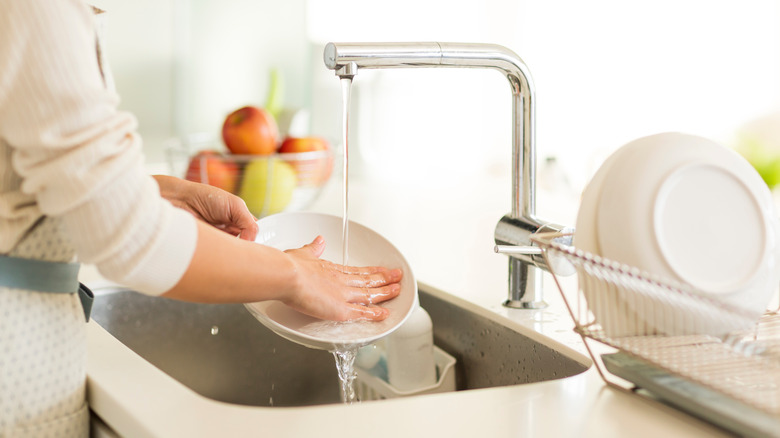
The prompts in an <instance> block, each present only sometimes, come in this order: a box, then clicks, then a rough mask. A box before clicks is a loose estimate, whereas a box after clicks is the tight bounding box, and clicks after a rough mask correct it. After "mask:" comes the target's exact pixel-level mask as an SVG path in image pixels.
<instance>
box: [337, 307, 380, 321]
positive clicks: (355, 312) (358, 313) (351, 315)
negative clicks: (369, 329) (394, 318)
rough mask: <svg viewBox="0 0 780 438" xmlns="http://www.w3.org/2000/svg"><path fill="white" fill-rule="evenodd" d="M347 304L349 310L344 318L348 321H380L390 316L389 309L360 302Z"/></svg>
mask: <svg viewBox="0 0 780 438" xmlns="http://www.w3.org/2000/svg"><path fill="white" fill-rule="evenodd" d="M347 306H348V307H349V310H348V311H347V315H346V316H347V318H346V320H348V321H355V320H367V321H382V320H384V319H386V318H387V317H388V316H390V311H389V310H387V309H385V308H383V307H369V306H361V305H360V304H348V305H347Z"/></svg>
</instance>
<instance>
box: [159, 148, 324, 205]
mask: <svg viewBox="0 0 780 438" xmlns="http://www.w3.org/2000/svg"><path fill="white" fill-rule="evenodd" d="M166 143H167V144H166V147H165V153H166V157H167V161H168V166H169V171H170V174H171V175H174V176H178V177H182V178H185V179H187V180H189V181H194V182H199V183H204V184H209V185H212V186H214V187H218V188H221V189H223V190H226V191H228V192H230V193H233V194H235V195H237V196H239V197H241V198H242V199H243V200H244V201H245V202H246V203H247V207H249V210H250V211H251V212H252V214H254V215H255V216H256V217H258V218H260V217H265V216H268V215H271V214H274V213H279V212H281V211H298V210H303V209H306V208H308V207H309V206H310V205H311V204H312V203H313V202H314V201H315V200H316V199H317V197H318V196H319V195H320V193H321V192H322V189H323V188H324V187H325V185H326V184H327V182H328V181H329V180H330V176H331V174H332V172H333V152H332V148H330V146H328V147H327V148H326V149H325V150H318V151H305V152H288V153H278V152H277V153H273V154H271V155H236V154H231V153H228V152H219V151H218V150H221V149H224V146H222V145H220V144H219V143H218V141H217V140H216V139H215V138H214V137H213V136H211V135H191V136H186V137H183V138H174V139H171V140H169V141H167V142H166ZM269 177H270V178H269Z"/></svg>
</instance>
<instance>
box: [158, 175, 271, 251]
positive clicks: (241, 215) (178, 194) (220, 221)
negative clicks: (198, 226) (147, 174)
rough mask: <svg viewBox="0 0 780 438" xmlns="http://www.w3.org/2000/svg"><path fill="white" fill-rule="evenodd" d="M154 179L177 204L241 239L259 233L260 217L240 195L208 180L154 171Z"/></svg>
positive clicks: (164, 195)
mask: <svg viewBox="0 0 780 438" xmlns="http://www.w3.org/2000/svg"><path fill="white" fill-rule="evenodd" d="M154 179H155V180H156V181H157V184H158V185H159V186H160V194H161V195H162V197H163V198H165V199H167V200H168V201H170V202H171V203H172V204H173V205H174V206H176V207H179V208H181V209H183V210H186V211H188V212H190V213H192V215H193V216H195V217H196V218H198V219H200V220H202V221H204V222H206V223H207V224H209V225H212V226H214V227H216V228H218V229H220V230H222V231H225V232H226V233H228V234H232V235H233V236H239V237H240V238H241V239H244V240H249V241H253V240H255V237H257V222H256V221H257V219H256V218H255V217H254V216H253V215H252V213H250V212H249V209H247V207H246V203H245V202H244V201H243V200H242V199H241V198H239V197H238V196H236V195H233V194H232V193H228V192H226V191H224V190H222V189H219V188H216V187H212V186H210V185H208V184H200V183H196V182H192V181H186V180H183V179H180V178H175V177H172V176H164V175H155V176H154Z"/></svg>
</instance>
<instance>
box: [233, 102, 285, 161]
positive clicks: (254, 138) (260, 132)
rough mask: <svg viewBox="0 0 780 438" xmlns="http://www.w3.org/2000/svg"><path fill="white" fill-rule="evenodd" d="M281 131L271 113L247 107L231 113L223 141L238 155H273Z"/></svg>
mask: <svg viewBox="0 0 780 438" xmlns="http://www.w3.org/2000/svg"><path fill="white" fill-rule="evenodd" d="M278 137H279V130H278V128H277V126H276V121H275V120H274V118H273V116H272V115H271V113H269V112H268V111H266V110H264V109H262V108H257V107H254V106H245V107H243V108H240V109H237V110H235V111H233V112H232V113H230V115H228V116H227V118H225V123H224V124H223V125H222V140H223V141H224V142H225V146H227V148H228V149H229V150H230V152H232V153H234V154H237V155H271V154H273V153H274V152H275V151H276V146H277V144H276V141H277V138H278Z"/></svg>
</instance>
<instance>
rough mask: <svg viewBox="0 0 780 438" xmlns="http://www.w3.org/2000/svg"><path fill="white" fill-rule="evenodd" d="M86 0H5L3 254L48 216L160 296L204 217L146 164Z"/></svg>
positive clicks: (84, 247) (129, 279)
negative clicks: (107, 73) (185, 207)
mask: <svg viewBox="0 0 780 438" xmlns="http://www.w3.org/2000/svg"><path fill="white" fill-rule="evenodd" d="M93 20H94V17H93V13H92V11H91V10H90V9H89V8H88V7H87V6H86V5H85V4H83V3H82V1H81V0H55V1H52V0H0V254H4V253H7V252H8V251H10V249H11V248H13V246H14V245H15V244H16V242H18V241H19V239H20V238H22V236H23V235H24V234H25V232H26V231H27V230H28V229H29V228H30V227H31V226H32V225H33V224H34V223H35V222H36V221H37V220H38V219H39V218H40V217H42V216H44V215H45V216H55V217H59V218H61V220H62V222H63V224H64V228H65V231H66V233H67V234H68V236H67V237H68V238H69V239H70V241H71V243H72V245H73V247H74V248H75V250H76V253H77V256H78V258H79V261H81V262H84V263H92V264H95V265H96V266H97V267H98V269H99V270H100V271H101V273H102V274H103V275H104V276H105V277H107V278H109V279H111V280H114V281H117V282H120V283H123V284H126V285H128V286H131V287H134V288H136V289H138V290H140V291H142V292H145V293H149V294H160V293H162V292H164V291H166V290H168V289H170V288H171V287H173V286H174V285H175V284H176V283H177V282H178V280H179V279H180V278H181V276H182V275H183V273H184V271H185V270H186V268H187V266H188V265H189V262H190V260H191V258H192V255H193V253H194V251H195V241H196V234H197V231H196V226H195V219H194V218H193V217H192V216H191V215H189V214H187V213H186V212H184V211H182V210H179V209H176V208H174V207H173V206H172V205H171V204H170V203H169V202H167V201H165V200H164V199H162V198H161V197H160V191H159V187H158V186H157V185H156V183H155V181H154V179H153V178H151V177H150V176H149V175H147V174H146V173H145V171H144V167H143V162H144V157H143V153H142V149H141V139H140V137H139V136H138V134H137V132H136V129H137V122H136V119H135V118H134V117H133V116H132V115H131V114H128V113H126V112H121V111H118V110H117V105H118V103H119V97H118V96H117V94H116V93H115V92H114V91H113V90H111V89H109V87H106V85H105V82H104V80H103V77H102V75H101V69H100V66H99V62H98V59H97V56H96V34H95V26H94V21H93Z"/></svg>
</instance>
